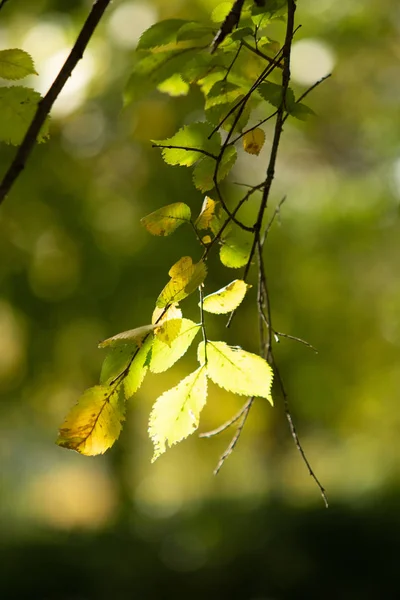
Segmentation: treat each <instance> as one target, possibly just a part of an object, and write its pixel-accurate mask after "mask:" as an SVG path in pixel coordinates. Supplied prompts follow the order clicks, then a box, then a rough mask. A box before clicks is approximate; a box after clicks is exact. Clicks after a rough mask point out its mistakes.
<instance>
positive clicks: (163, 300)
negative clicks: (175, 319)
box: [156, 256, 207, 308]
mask: <svg viewBox="0 0 400 600" xmlns="http://www.w3.org/2000/svg"><path fill="white" fill-rule="evenodd" d="M168 274H169V275H170V277H171V279H170V281H169V282H168V283H167V285H166V286H165V288H164V289H163V290H162V292H161V294H160V295H159V297H158V298H157V303H156V306H157V307H159V308H163V307H165V306H168V305H169V304H173V303H176V302H180V301H181V300H183V299H184V298H187V296H189V295H190V294H192V293H193V292H194V291H195V290H196V289H197V288H198V287H199V285H201V284H202V283H203V281H204V279H205V278H206V275H207V267H206V265H205V263H204V261H203V260H200V261H199V262H198V263H195V264H193V261H192V259H191V258H190V256H183V257H182V258H180V259H179V260H178V262H177V263H175V264H174V265H173V266H172V267H171V268H170V270H169V273H168Z"/></svg>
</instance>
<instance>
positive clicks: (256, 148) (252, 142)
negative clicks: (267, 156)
mask: <svg viewBox="0 0 400 600" xmlns="http://www.w3.org/2000/svg"><path fill="white" fill-rule="evenodd" d="M264 142H265V133H264V131H263V130H262V129H260V127H256V129H252V130H251V131H248V132H247V133H245V134H244V136H243V148H244V151H245V152H247V153H248V154H256V155H257V156H258V155H259V154H260V152H261V149H262V147H263V146H264Z"/></svg>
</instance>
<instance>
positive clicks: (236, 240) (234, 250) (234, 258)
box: [219, 233, 252, 269]
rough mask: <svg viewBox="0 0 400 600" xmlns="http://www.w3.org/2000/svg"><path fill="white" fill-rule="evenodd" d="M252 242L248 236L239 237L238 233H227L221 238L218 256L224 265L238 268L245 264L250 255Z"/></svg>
mask: <svg viewBox="0 0 400 600" xmlns="http://www.w3.org/2000/svg"><path fill="white" fill-rule="evenodd" d="M251 245H252V242H251V240H250V239H249V237H248V236H246V237H244V236H243V237H239V235H237V234H236V235H235V234H231V233H230V234H229V235H227V237H226V238H225V239H224V240H223V245H222V246H221V248H220V251H219V257H220V259H221V262H222V264H223V265H225V267H229V268H231V269H239V268H240V267H244V266H245V265H246V264H247V261H248V260H249V257H250V251H251Z"/></svg>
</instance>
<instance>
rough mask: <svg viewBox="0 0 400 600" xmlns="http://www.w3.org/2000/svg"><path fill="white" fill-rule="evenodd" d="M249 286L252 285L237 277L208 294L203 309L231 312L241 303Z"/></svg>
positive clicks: (216, 312) (221, 312)
mask: <svg viewBox="0 0 400 600" xmlns="http://www.w3.org/2000/svg"><path fill="white" fill-rule="evenodd" d="M249 287H251V286H250V285H248V284H247V283H245V282H244V281H243V280H242V279H235V280H234V281H232V282H231V283H229V284H228V285H226V286H225V287H223V288H221V289H220V290H218V291H217V292H214V293H213V294H209V295H208V296H206V297H205V298H204V300H203V309H204V310H205V311H207V312H210V313H214V314H217V315H221V314H224V313H228V312H231V311H232V310H235V308H237V307H238V306H239V304H241V302H242V301H243V299H244V297H245V295H246V292H247V290H248V288H249ZM199 305H200V304H199Z"/></svg>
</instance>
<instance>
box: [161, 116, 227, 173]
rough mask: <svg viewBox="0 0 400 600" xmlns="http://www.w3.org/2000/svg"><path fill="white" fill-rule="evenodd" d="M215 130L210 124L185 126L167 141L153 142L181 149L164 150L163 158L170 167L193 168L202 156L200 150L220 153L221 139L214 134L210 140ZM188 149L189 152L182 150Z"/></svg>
mask: <svg viewBox="0 0 400 600" xmlns="http://www.w3.org/2000/svg"><path fill="white" fill-rule="evenodd" d="M212 130H213V128H212V126H211V125H210V124H209V123H191V124H190V125H185V126H184V127H182V129H180V130H179V131H178V132H177V133H176V134H175V135H173V136H172V137H171V138H168V139H166V140H153V142H154V143H155V144H159V145H161V146H179V148H163V150H162V156H163V159H164V160H165V162H166V163H167V164H168V165H180V166H184V167H191V166H192V165H194V163H195V162H197V161H198V160H199V159H200V158H201V157H202V156H204V155H203V154H202V152H199V150H205V151H206V152H210V153H211V154H217V153H218V152H219V148H220V143H221V138H220V136H219V134H214V135H213V137H212V138H211V139H210V140H209V139H208V136H209V135H210V134H211V132H212ZM182 148H188V150H185V149H182Z"/></svg>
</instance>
